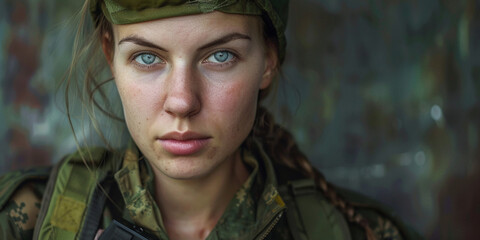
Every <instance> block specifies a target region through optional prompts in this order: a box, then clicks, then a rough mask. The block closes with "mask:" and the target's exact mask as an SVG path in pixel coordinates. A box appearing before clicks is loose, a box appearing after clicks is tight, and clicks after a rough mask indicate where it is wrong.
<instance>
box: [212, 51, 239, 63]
mask: <svg viewBox="0 0 480 240" xmlns="http://www.w3.org/2000/svg"><path fill="white" fill-rule="evenodd" d="M234 57H235V56H234V55H233V54H232V53H231V52H229V51H218V52H215V53H214V54H212V55H210V56H209V57H208V58H207V61H209V62H213V63H225V62H228V61H231V60H232V59H233V58H234Z"/></svg>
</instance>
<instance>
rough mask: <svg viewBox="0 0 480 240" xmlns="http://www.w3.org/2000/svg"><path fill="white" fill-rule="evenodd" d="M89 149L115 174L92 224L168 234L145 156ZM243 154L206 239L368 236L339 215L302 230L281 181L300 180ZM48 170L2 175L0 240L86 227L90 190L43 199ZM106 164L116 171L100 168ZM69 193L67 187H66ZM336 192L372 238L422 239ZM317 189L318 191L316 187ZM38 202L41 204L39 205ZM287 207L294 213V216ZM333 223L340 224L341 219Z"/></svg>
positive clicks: (77, 160)
mask: <svg viewBox="0 0 480 240" xmlns="http://www.w3.org/2000/svg"><path fill="white" fill-rule="evenodd" d="M88 153H90V154H92V156H93V159H95V161H93V162H89V163H88V164H89V168H88V169H90V170H91V169H97V170H101V171H102V172H104V173H106V175H108V174H111V175H113V178H112V179H114V184H113V187H112V188H111V189H110V191H109V194H108V195H109V197H108V199H107V201H106V203H105V207H104V208H103V214H102V215H101V221H100V223H99V224H98V227H96V229H97V228H106V227H107V226H108V225H109V224H110V222H111V221H112V219H120V218H123V219H126V220H127V221H129V222H132V223H135V224H137V225H139V226H142V227H144V228H146V229H149V230H150V231H152V232H153V233H154V234H155V235H156V236H157V237H158V238H160V239H168V237H167V235H166V232H165V230H164V227H163V223H162V220H161V213H160V210H159V208H158V206H157V205H156V204H155V201H154V200H153V198H152V196H153V193H154V186H153V177H152V176H153V173H152V170H151V168H150V166H149V164H148V162H147V161H145V160H144V159H142V158H141V157H140V158H139V157H138V151H137V150H136V148H129V149H127V150H126V151H125V152H124V153H122V154H121V155H118V154H113V153H109V152H107V151H105V150H102V149H93V150H90V151H88ZM82 159H83V158H82V157H81V154H79V153H76V154H72V155H71V156H69V157H67V158H66V159H65V160H64V161H62V162H61V163H59V164H58V166H60V165H67V163H68V164H70V165H71V164H77V165H78V166H83V167H82V169H83V168H85V169H87V168H86V167H84V166H85V163H84V161H83V160H82ZM122 160H123V161H122ZM243 160H244V162H245V164H246V165H247V166H248V167H249V168H250V170H251V174H250V176H249V178H248V179H247V181H246V182H245V183H244V185H243V186H242V187H241V188H240V189H239V190H238V192H237V193H236V195H235V196H234V198H233V199H232V200H231V202H230V204H229V206H228V207H227V209H226V210H225V212H224V214H223V216H222V217H221V219H220V220H219V222H218V223H217V225H216V226H215V228H214V229H213V230H212V232H211V233H210V235H209V236H208V237H207V240H214V239H297V240H298V239H299V238H300V239H324V238H326V236H323V235H322V234H323V233H322V231H320V230H322V229H324V230H327V231H328V230H329V229H330V228H334V229H335V228H336V229H340V230H337V231H341V233H340V235H342V236H343V237H344V239H349V238H350V239H366V237H365V236H366V235H365V232H364V230H363V229H362V228H361V227H360V226H358V225H357V224H354V223H349V222H347V221H345V219H342V220H340V221H342V222H343V224H344V225H345V226H347V227H346V228H344V229H342V228H339V227H338V226H337V224H334V225H333V226H323V228H322V226H318V229H320V230H318V229H317V231H316V232H315V231H314V232H315V233H313V235H312V231H306V230H308V229H307V228H315V227H316V222H314V221H309V223H302V222H305V217H303V218H302V217H298V216H299V215H302V214H305V211H303V212H302V211H300V212H299V211H297V210H295V209H296V208H297V207H298V208H302V206H301V205H298V204H300V203H297V205H295V204H291V203H292V202H294V201H295V196H293V195H292V194H289V193H288V189H290V188H288V187H286V186H288V185H289V183H291V182H295V181H296V180H299V179H300V180H302V179H305V178H304V177H303V176H302V175H301V174H299V173H297V172H295V171H294V170H292V169H290V168H287V167H284V166H281V165H278V164H274V163H273V162H272V161H270V159H269V158H268V156H266V154H265V153H264V152H263V151H262V149H261V148H258V149H257V150H254V151H252V152H247V151H244V152H243ZM51 169H52V168H35V169H30V170H26V171H17V172H12V173H9V174H7V175H5V176H3V177H2V178H1V179H0V193H1V194H0V238H1V239H32V237H33V236H34V235H35V236H36V237H39V238H40V239H77V238H80V239H82V231H83V230H84V229H85V224H84V220H81V221H80V220H76V219H82V216H84V215H85V214H86V213H85V212H86V211H87V207H88V206H87V205H88V204H87V205H85V204H84V203H82V201H78V199H80V198H82V197H84V198H85V199H87V198H88V196H86V197H85V196H77V195H75V194H73V195H72V193H69V194H70V195H69V194H67V193H63V194H60V195H58V196H57V195H54V197H52V196H50V197H47V196H46V195H47V194H44V193H45V191H46V188H48V187H47V179H48V177H49V176H50V177H51V178H52V176H51V175H52V174H51V171H52V170H51ZM105 169H110V170H112V169H117V170H114V171H106V170H105ZM82 171H83V170H81V171H78V170H75V171H72V172H70V173H69V174H67V175H69V176H70V175H75V174H78V176H80V177H81V176H83V175H86V174H88V171H85V173H82ZM107 172H108V173H107ZM54 177H56V179H55V181H54V182H55V186H58V185H62V184H63V185H64V186H67V185H68V184H67V183H65V182H68V179H67V180H62V179H61V176H54ZM84 178H85V179H86V180H85V182H82V181H79V180H78V179H77V180H76V181H77V182H78V183H76V184H73V185H71V186H73V187H69V188H75V187H77V188H83V187H84V186H87V185H88V184H87V182H88V181H89V180H88V179H93V180H92V181H93V182H95V181H98V176H96V177H92V176H90V177H89V176H84ZM62 182H63V183H62ZM61 183H62V184H61ZM90 185H92V184H90ZM93 185H96V184H93ZM69 186H70V185H69ZM67 191H70V189H69V190H67ZM338 191H339V192H338V193H339V195H341V196H342V197H344V198H345V199H347V200H348V201H350V202H351V203H354V205H355V206H357V207H356V211H357V212H359V213H361V214H362V215H363V216H364V217H365V218H366V219H368V221H369V224H370V226H371V228H372V229H373V231H374V234H375V235H376V237H377V239H392V240H396V239H420V237H419V236H418V235H417V234H415V233H414V232H413V231H411V230H409V228H406V227H405V226H403V224H402V223H401V222H400V221H398V220H397V219H396V218H395V217H394V216H393V215H392V214H391V213H389V212H388V211H386V210H385V209H384V208H383V207H381V206H380V205H379V204H378V203H375V202H373V201H372V200H369V199H367V198H365V197H363V196H361V195H359V194H356V193H353V192H350V191H347V190H341V189H339V190H338ZM316 194H317V195H318V196H320V195H319V194H320V193H319V192H318V191H317V192H316ZM84 195H88V194H84ZM317 195H315V196H317ZM316 198H318V199H324V198H321V197H316ZM42 199H43V201H42ZM46 199H48V201H47V200H46ZM298 199H300V198H297V200H298ZM85 201H87V200H85ZM285 202H286V203H287V204H285ZM316 202H318V204H320V202H322V204H325V203H327V204H328V201H324V200H318V201H317V200H315V202H313V203H312V202H310V203H306V204H303V205H307V206H303V207H306V209H318V208H314V207H312V206H311V205H312V204H317V203H316ZM289 203H290V204H289ZM82 204H84V205H85V206H84V205H82ZM45 206H47V207H45ZM40 208H42V211H41V210H40ZM287 208H288V209H287ZM322 208H325V209H326V208H328V209H334V210H332V212H331V214H330V213H329V214H330V216H328V217H329V218H333V216H342V215H341V214H339V212H338V211H336V210H335V208H333V207H332V206H331V204H328V205H325V206H322ZM45 212H47V213H45ZM66 213H69V214H66ZM292 213H296V214H297V215H296V216H297V218H295V216H294V215H292ZM39 214H40V215H41V216H43V217H40V220H43V222H42V221H39V220H38V219H37V218H38V216H39ZM313 214H315V213H313ZM45 215H46V216H47V217H46V218H45ZM87 215H88V214H87ZM341 218H343V217H341ZM307 219H308V218H307ZM307 221H308V220H307ZM36 222H38V224H36ZM292 222H293V223H292ZM42 224H43V225H42ZM338 225H339V226H341V224H338ZM305 226H312V227H305ZM34 229H35V233H34ZM51 229H56V230H54V231H53V230H51ZM65 234H66V235H65ZM294 236H295V238H294ZM327 238H328V237H327Z"/></svg>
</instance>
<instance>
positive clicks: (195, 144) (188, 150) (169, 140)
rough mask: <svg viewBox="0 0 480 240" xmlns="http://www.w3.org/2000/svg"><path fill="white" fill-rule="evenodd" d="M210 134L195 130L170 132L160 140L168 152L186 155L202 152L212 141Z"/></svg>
mask: <svg viewBox="0 0 480 240" xmlns="http://www.w3.org/2000/svg"><path fill="white" fill-rule="evenodd" d="M210 138H211V137H209V136H206V135H203V134H199V133H195V132H183V133H181V132H170V133H167V134H165V135H163V136H161V137H160V138H158V140H159V141H160V144H161V145H162V147H163V149H165V150H166V151H167V152H168V153H170V154H172V155H178V156H185V155H192V154H195V153H198V152H200V151H201V150H202V149H204V148H205V147H206V145H207V144H208V142H209V141H210Z"/></svg>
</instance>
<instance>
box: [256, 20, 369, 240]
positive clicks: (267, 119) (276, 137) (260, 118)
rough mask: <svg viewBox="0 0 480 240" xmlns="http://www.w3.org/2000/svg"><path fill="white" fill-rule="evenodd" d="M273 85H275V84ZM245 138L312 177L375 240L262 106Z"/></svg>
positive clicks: (271, 35)
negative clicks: (254, 140) (257, 141)
mask: <svg viewBox="0 0 480 240" xmlns="http://www.w3.org/2000/svg"><path fill="white" fill-rule="evenodd" d="M262 19H263V22H264V38H265V40H266V41H267V42H268V41H269V42H271V43H272V44H273V45H274V46H275V47H276V48H277V51H278V40H277V37H276V34H275V29H274V28H273V25H272V24H271V22H270V19H269V18H267V17H262ZM267 45H268V44H267ZM271 86H272V85H270V86H269V88H267V89H265V90H262V91H260V96H259V103H260V102H261V101H262V100H264V99H265V98H266V97H267V95H268V93H269V92H270V91H271V90H270V88H271ZM273 87H275V85H274V86H273ZM259 105H260V104H259ZM249 137H250V138H251V137H253V138H257V139H259V140H260V142H261V143H262V145H263V146H262V147H263V149H264V151H265V152H266V153H267V154H268V156H270V157H271V158H272V159H273V160H274V161H276V162H278V163H279V164H283V165H286V166H287V167H290V168H292V169H295V170H298V171H300V172H301V173H302V174H303V175H304V176H306V177H309V178H312V179H314V181H315V184H316V186H317V187H318V188H319V189H320V190H321V191H322V192H323V193H324V194H325V196H326V197H327V199H328V200H329V201H330V202H331V203H332V204H333V205H334V206H335V207H336V208H337V209H339V210H340V211H341V212H342V213H343V214H344V215H345V216H346V218H347V220H348V221H350V222H352V223H356V224H358V225H360V226H361V227H362V228H363V229H364V230H365V235H366V237H367V239H368V240H376V239H377V238H376V236H375V234H374V233H373V231H372V229H371V228H370V225H369V222H368V220H367V219H366V218H364V217H363V216H362V215H361V214H360V213H358V212H356V211H355V208H354V207H353V206H352V205H351V204H350V203H349V202H348V201H346V200H345V199H343V198H342V197H341V196H339V195H337V192H336V191H335V188H334V186H333V185H331V184H330V183H329V182H327V180H326V179H325V177H324V176H323V174H322V173H321V172H320V171H318V170H317V169H316V168H315V167H313V166H312V164H311V163H310V162H309V161H308V158H307V157H306V156H305V154H304V153H302V151H300V149H299V147H298V145H297V143H296V142H295V139H294V137H293V136H292V134H291V133H290V132H289V131H288V130H287V129H285V128H284V127H282V126H280V125H279V124H277V123H275V120H274V117H273V116H272V114H271V113H270V112H268V110H267V109H265V108H264V107H261V106H259V107H258V110H257V114H256V119H255V125H254V127H253V129H252V134H250V136H249ZM247 146H248V144H247Z"/></svg>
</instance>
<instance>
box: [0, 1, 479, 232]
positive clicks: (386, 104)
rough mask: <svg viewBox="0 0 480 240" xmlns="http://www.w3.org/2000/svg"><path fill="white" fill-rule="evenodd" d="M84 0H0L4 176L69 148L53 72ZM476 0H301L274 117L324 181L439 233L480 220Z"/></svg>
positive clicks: (62, 64)
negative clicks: (380, 204) (346, 189)
mask: <svg viewBox="0 0 480 240" xmlns="http://www.w3.org/2000/svg"><path fill="white" fill-rule="evenodd" d="M78 2H79V1H73V0H69V1H59V0H57V1H53V0H18V1H13V0H0V66H1V67H0V84H1V91H0V116H1V119H2V120H1V121H0V123H1V124H0V139H1V140H0V141H1V142H0V152H1V154H0V158H1V159H3V160H2V161H0V172H6V171H8V170H11V169H18V168H23V167H27V166H33V165H44V164H49V163H52V162H56V161H57V160H58V159H59V158H60V157H61V156H62V155H64V154H66V153H68V152H70V151H73V149H75V142H74V141H73V138H72V136H71V133H70V130H69V127H68V125H67V121H66V117H65V115H64V114H63V112H62V111H63V110H62V103H61V100H62V97H61V96H57V98H55V96H54V94H53V93H54V92H55V85H54V84H53V82H54V81H56V80H57V79H60V78H61V76H62V74H63V73H64V70H65V69H66V68H67V66H68V63H69V59H70V52H71V47H72V46H71V45H72V42H73V40H72V32H73V28H74V27H72V26H71V25H69V24H68V19H71V18H72V16H73V15H74V14H75V11H76V10H78V9H79V5H81V3H78ZM478 4H480V3H476V2H475V1H467V0H463V1H448V0H421V1H418V0H417V1H413V0H412V1H398V0H370V1H364V0H361V1H359V0H310V1H307V0H295V1H292V3H291V11H290V13H291V15H290V22H289V28H288V50H287V52H288V54H287V59H286V62H285V64H284V66H283V73H284V74H283V75H284V78H283V79H282V83H281V84H280V88H279V90H278V92H277V98H276V99H277V101H276V102H275V103H274V104H273V105H275V107H276V108H275V112H276V113H277V116H278V117H277V119H278V120H279V121H280V122H282V123H283V124H284V125H286V126H288V127H290V129H291V130H292V132H293V133H294V134H295V136H296V138H297V140H298V142H299V143H300V144H301V146H302V149H303V150H304V151H305V152H306V153H307V154H308V156H310V158H311V160H312V162H314V164H315V165H316V166H317V167H319V168H320V169H321V170H322V171H323V172H324V174H325V175H326V176H327V178H328V179H329V180H330V181H332V182H334V183H336V184H339V185H342V186H346V187H350V188H353V189H357V190H359V191H361V192H364V193H365V194H367V195H370V196H372V197H374V198H376V199H378V200H380V201H381V202H384V203H386V204H387V205H390V206H391V207H392V208H393V209H395V210H396V211H397V212H398V213H399V215H400V216H402V217H403V218H404V219H405V220H406V221H407V222H409V223H410V224H411V225H412V226H413V227H414V228H416V229H417V230H418V231H419V232H421V233H422V234H424V235H425V236H426V237H428V238H433V239H475V236H476V227H478V226H480V204H479V202H480V191H477V190H478V188H479V187H480V185H479V184H480V174H479V172H480V165H479V160H480V159H479V156H480V152H479V151H480V150H479V149H480V142H479V132H480V101H479V93H480V81H479V78H480V15H479V14H480V13H479V11H478V10H479V8H478V7H477V6H478Z"/></svg>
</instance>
